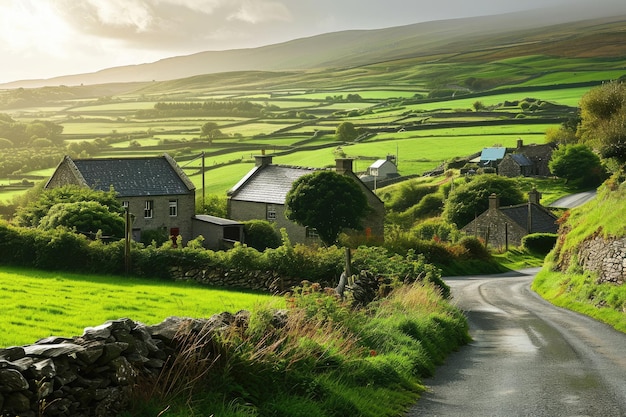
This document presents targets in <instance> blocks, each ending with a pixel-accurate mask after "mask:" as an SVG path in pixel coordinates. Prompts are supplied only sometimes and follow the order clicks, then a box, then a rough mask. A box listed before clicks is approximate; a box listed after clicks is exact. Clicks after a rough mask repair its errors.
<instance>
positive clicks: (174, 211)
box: [170, 200, 178, 217]
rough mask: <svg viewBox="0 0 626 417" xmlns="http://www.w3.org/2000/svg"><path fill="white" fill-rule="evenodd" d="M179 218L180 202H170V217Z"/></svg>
mask: <svg viewBox="0 0 626 417" xmlns="http://www.w3.org/2000/svg"><path fill="white" fill-rule="evenodd" d="M176 216H178V200H170V217H176Z"/></svg>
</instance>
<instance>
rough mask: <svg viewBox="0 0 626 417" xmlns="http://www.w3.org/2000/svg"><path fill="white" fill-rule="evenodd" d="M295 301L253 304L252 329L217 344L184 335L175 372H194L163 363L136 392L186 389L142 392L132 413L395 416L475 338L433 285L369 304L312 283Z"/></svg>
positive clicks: (222, 338)
mask: <svg viewBox="0 0 626 417" xmlns="http://www.w3.org/2000/svg"><path fill="white" fill-rule="evenodd" d="M288 306H289V309H288V311H287V313H285V314H278V315H277V314H276V312H275V311H273V310H270V309H258V310H255V311H254V312H253V314H252V317H251V319H250V322H249V326H248V327H247V328H245V327H244V328H242V327H234V328H230V329H229V330H228V331H225V332H223V333H221V334H219V335H218V336H216V337H214V338H213V339H211V341H210V343H208V342H207V341H208V339H206V338H205V339H202V338H196V339H193V340H188V341H186V342H188V343H189V345H188V346H187V347H183V348H182V352H184V354H183V357H184V358H185V359H184V360H183V362H184V363H179V364H178V365H177V366H178V368H177V369H187V370H188V371H186V372H185V373H184V374H183V375H181V373H180V372H169V371H167V370H166V371H165V372H164V373H162V374H161V375H160V376H158V377H156V378H155V379H153V380H152V381H149V380H146V381H144V385H143V386H140V387H139V391H138V392H141V393H145V392H150V388H151V387H152V386H165V387H169V389H168V392H172V393H175V392H178V393H179V395H174V396H172V395H160V394H159V395H154V396H151V397H149V398H146V397H145V396H144V397H142V401H139V402H137V401H135V402H134V404H135V405H136V406H135V407H134V409H133V410H130V412H129V414H128V415H129V416H130V415H132V416H136V417H142V416H149V415H155V414H156V412H157V411H158V410H165V409H167V415H171V416H180V417H183V416H196V415H203V416H211V415H215V416H217V415H219V416H284V417H288V416H289V417H294V416H295V417H297V416H302V417H304V416H307V417H308V416H320V417H325V416H344V415H353V416H366V417H367V416H377V417H379V416H397V415H401V414H403V413H404V412H405V411H406V407H407V406H409V405H410V404H412V403H414V402H415V401H416V399H417V398H418V396H419V393H420V392H422V391H423V385H422V382H421V378H423V377H425V376H427V375H431V374H432V372H433V370H434V368H435V366H436V365H437V364H440V363H441V362H442V361H443V358H444V357H445V356H446V355H447V354H448V353H449V352H451V351H452V350H455V349H457V348H458V347H459V346H460V345H462V344H464V343H466V342H467V341H468V340H469V336H468V333H467V323H466V321H465V318H464V316H463V315H462V313H461V312H460V311H458V310H456V309H455V308H453V307H451V306H450V305H449V304H448V303H447V302H445V301H444V299H443V298H442V297H441V295H440V293H439V292H438V291H437V290H436V289H435V287H434V286H432V285H430V284H424V283H416V284H413V285H409V286H403V287H399V288H397V289H396V290H395V291H394V292H393V293H392V294H391V295H390V296H389V297H387V298H384V299H382V300H379V301H378V302H375V303H373V304H371V305H370V306H369V307H368V308H367V309H364V310H354V309H351V308H350V307H349V304H348V302H341V301H339V299H338V298H336V297H335V296H333V295H331V294H330V293H326V292H325V291H324V290H323V289H321V288H319V287H315V284H313V285H311V286H306V287H303V288H302V289H301V290H300V291H296V292H295V293H294V294H293V296H292V297H290V298H289V303H288ZM189 346H192V347H193V348H189ZM198 352H203V353H202V355H203V356H200V357H198ZM169 367H170V368H173V367H174V364H173V363H172V364H170V365H169ZM196 377H197V378H196ZM190 379H193V380H194V384H193V385H194V387H195V388H196V389H194V390H189V389H186V388H185V387H189V381H190ZM192 391H193V392H192ZM148 405H149V407H148Z"/></svg>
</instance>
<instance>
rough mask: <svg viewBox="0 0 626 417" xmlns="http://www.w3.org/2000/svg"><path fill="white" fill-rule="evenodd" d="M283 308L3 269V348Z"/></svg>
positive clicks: (226, 295)
mask: <svg viewBox="0 0 626 417" xmlns="http://www.w3.org/2000/svg"><path fill="white" fill-rule="evenodd" d="M270 301H272V302H275V303H277V306H280V305H281V304H283V299H282V298H280V297H272V296H270V295H266V294H257V293H251V292H237V291H228V290H225V289H219V290H217V289H209V288H206V287H200V286H196V285H191V284H186V283H172V282H163V281H153V280H147V279H137V278H129V277H114V276H96V275H78V274H70V273H65V272H58V273H54V272H44V271H34V270H22V269H17V268H16V269H13V268H6V267H2V268H0V303H1V304H2V309H0V323H2V332H0V347H4V346H12V345H23V344H30V343H34V342H35V341H36V340H37V339H40V338H43V337H47V336H52V335H54V336H63V337H71V336H77V335H80V334H82V332H83V329H84V328H85V327H90V326H98V325H100V324H102V323H104V322H105V321H107V320H114V319H119V318H123V317H128V318H131V319H133V320H135V321H139V322H142V323H145V324H156V323H159V322H161V321H162V320H163V319H165V318H167V317H169V316H181V317H210V316H211V315H213V314H216V313H221V312H224V311H229V312H232V313H235V312H237V311H238V310H241V309H252V308H254V307H255V306H258V305H260V304H265V303H268V302H270Z"/></svg>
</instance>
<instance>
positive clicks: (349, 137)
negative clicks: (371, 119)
mask: <svg viewBox="0 0 626 417" xmlns="http://www.w3.org/2000/svg"><path fill="white" fill-rule="evenodd" d="M358 136H359V132H358V130H357V128H356V127H355V126H354V123H351V122H343V123H341V124H340V125H339V126H337V130H336V131H335V137H336V138H337V140H340V141H343V142H350V141H353V140H354V139H356V138H357V137H358Z"/></svg>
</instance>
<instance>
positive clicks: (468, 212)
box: [443, 174, 525, 228]
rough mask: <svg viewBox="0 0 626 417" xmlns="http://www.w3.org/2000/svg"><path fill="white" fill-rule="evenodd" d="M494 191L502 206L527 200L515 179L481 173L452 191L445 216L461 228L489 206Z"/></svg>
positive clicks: (447, 201)
mask: <svg viewBox="0 0 626 417" xmlns="http://www.w3.org/2000/svg"><path fill="white" fill-rule="evenodd" d="M494 193H495V194H496V195H498V197H499V198H500V204H501V205H502V206H510V205H515V204H521V203H523V202H524V201H525V198H524V195H523V194H522V192H521V191H520V190H519V188H518V186H517V183H516V182H515V181H514V180H513V179H511V178H507V177H501V176H499V175H496V174H487V175H479V176H477V177H475V178H474V179H472V180H471V181H470V182H468V183H466V184H462V185H459V186H458V187H456V188H455V189H454V190H452V191H451V192H450V195H449V196H448V199H447V200H446V202H445V208H444V212H443V216H444V217H445V218H446V219H447V220H448V221H449V222H451V223H454V224H456V225H457V227H459V228H461V227H463V226H465V225H466V224H468V223H469V222H471V221H472V220H474V217H475V216H478V215H480V214H482V212H484V211H485V210H487V209H488V208H489V196H490V195H491V194H494Z"/></svg>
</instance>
